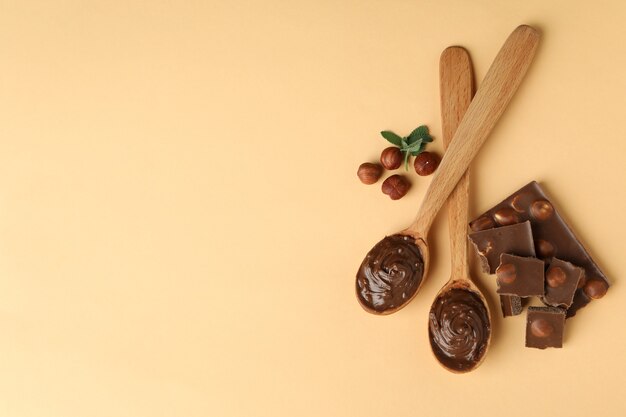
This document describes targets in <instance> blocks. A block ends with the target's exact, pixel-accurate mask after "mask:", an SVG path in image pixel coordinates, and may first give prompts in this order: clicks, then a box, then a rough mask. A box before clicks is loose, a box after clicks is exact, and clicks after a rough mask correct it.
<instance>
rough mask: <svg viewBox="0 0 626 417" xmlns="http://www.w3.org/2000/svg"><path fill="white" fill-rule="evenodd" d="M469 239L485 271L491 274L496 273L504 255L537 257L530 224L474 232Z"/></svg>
mask: <svg viewBox="0 0 626 417" xmlns="http://www.w3.org/2000/svg"><path fill="white" fill-rule="evenodd" d="M469 238H470V241H471V242H472V243H473V245H474V248H475V249H476V252H477V253H478V256H479V258H480V261H481V265H482V268H483V271H485V272H488V273H490V274H494V273H495V272H496V268H497V267H498V265H499V264H500V255H501V254H503V253H511V254H514V255H518V256H535V247H534V245H533V234H532V230H531V228H530V222H524V223H519V224H513V225H511V226H505V227H499V228H497V229H488V230H481V231H477V232H472V233H470V234H469Z"/></svg>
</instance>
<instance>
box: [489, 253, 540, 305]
mask: <svg viewBox="0 0 626 417" xmlns="http://www.w3.org/2000/svg"><path fill="white" fill-rule="evenodd" d="M544 270H545V264H544V262H543V261H542V260H540V259H537V258H527V257H523V256H515V255H510V254H508V253H503V254H502V255H500V265H499V266H498V268H497V269H496V275H497V278H496V282H497V284H498V290H497V293H498V294H506V295H517V296H518V297H533V296H536V297H543V294H544V288H543V283H544V279H543V277H544V275H543V274H544Z"/></svg>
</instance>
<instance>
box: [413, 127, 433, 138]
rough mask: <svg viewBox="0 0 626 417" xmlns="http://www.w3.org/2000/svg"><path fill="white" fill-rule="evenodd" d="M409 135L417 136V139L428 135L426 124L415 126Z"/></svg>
mask: <svg viewBox="0 0 626 417" xmlns="http://www.w3.org/2000/svg"><path fill="white" fill-rule="evenodd" d="M409 137H410V138H418V139H423V138H424V137H430V135H429V134H428V126H426V125H421V126H419V127H417V128H415V129H414V130H413V131H412V132H411V134H410V135H409Z"/></svg>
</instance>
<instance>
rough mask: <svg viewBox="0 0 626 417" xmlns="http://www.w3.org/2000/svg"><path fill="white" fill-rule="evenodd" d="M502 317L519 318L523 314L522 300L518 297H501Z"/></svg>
mask: <svg viewBox="0 0 626 417" xmlns="http://www.w3.org/2000/svg"><path fill="white" fill-rule="evenodd" d="M500 308H501V309H502V317H510V316H517V315H518V314H521V312H522V299H521V298H520V297H518V296H517V295H501V296H500Z"/></svg>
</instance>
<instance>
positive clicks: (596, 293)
mask: <svg viewBox="0 0 626 417" xmlns="http://www.w3.org/2000/svg"><path fill="white" fill-rule="evenodd" d="M606 290H607V286H606V284H605V283H604V282H602V281H600V280H598V279H590V280H589V281H587V283H586V284H585V286H584V287H583V291H584V292H585V294H587V297H589V298H593V299H594V300H597V299H598V298H602V297H604V294H606Z"/></svg>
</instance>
